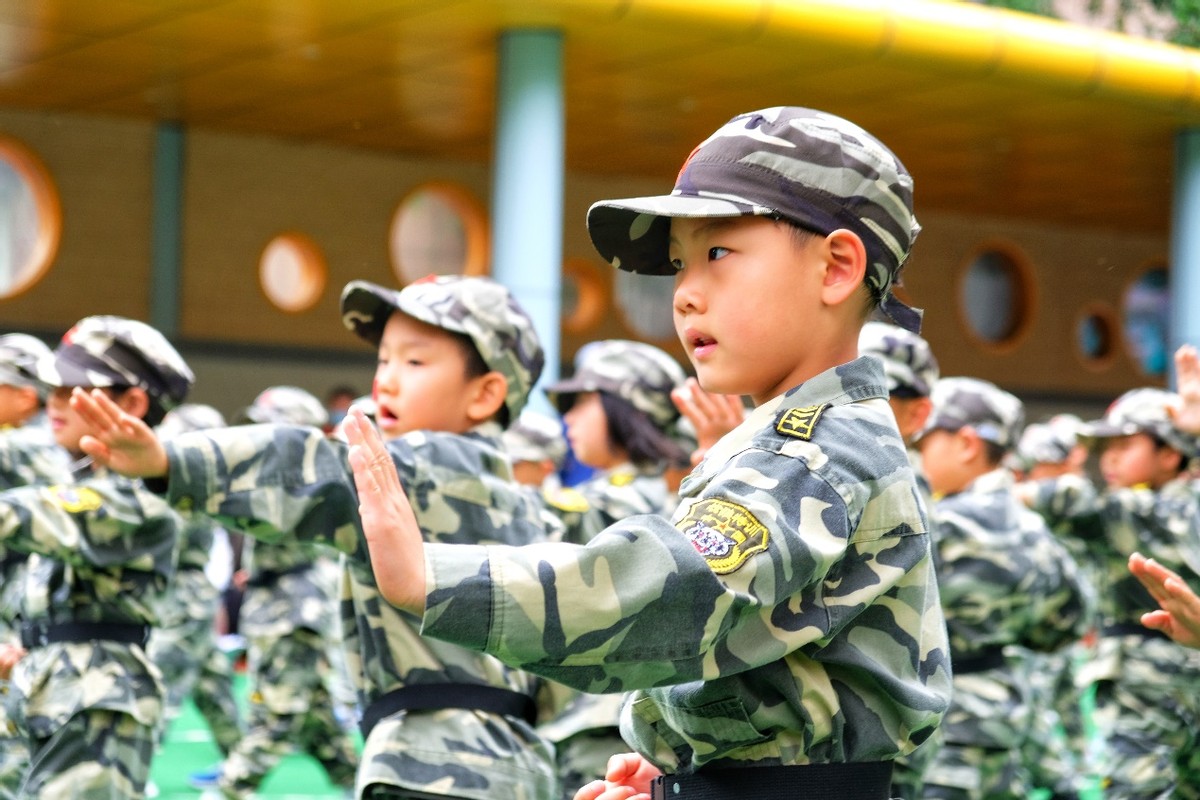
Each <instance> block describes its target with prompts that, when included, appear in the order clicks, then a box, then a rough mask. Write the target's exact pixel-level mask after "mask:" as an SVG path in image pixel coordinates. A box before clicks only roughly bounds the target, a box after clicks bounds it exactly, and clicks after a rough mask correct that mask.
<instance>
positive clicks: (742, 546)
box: [675, 498, 768, 575]
mask: <svg viewBox="0 0 1200 800" xmlns="http://www.w3.org/2000/svg"><path fill="white" fill-rule="evenodd" d="M675 527H677V528H679V530H681V531H683V535H684V536H686V537H687V538H688V540H689V541H690V542H691V543H692V547H695V548H696V551H697V552H698V553H700V555H702V556H704V560H705V561H707V562H708V566H709V568H710V569H711V570H712V571H713V572H716V573H717V574H719V575H723V574H725V573H729V572H733V571H734V570H736V569H737V568H738V567H740V566H742V564H745V563H746V560H747V559H748V558H750V556H752V555H754V554H755V553H761V552H762V551H763V550H766V549H767V538H768V536H767V526H766V525H763V524H762V523H761V522H759V521H758V518H757V517H755V516H754V515H753V514H752V513H750V511H749V510H747V509H746V508H745V507H744V506H739V505H738V504H737V503H731V502H729V501H728V500H721V499H718V498H711V499H708V500H701V501H700V502H699V503H696V504H695V505H694V506H692V507H691V509H690V510H689V511H688V513H687V516H685V517H684V518H683V519H681V520H679V522H677V523H675Z"/></svg>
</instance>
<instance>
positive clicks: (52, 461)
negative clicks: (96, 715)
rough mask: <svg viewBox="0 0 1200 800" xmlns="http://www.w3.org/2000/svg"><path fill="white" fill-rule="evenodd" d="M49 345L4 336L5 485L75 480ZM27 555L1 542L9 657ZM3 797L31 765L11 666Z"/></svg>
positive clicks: (0, 408)
mask: <svg viewBox="0 0 1200 800" xmlns="http://www.w3.org/2000/svg"><path fill="white" fill-rule="evenodd" d="M49 355H50V348H49V347H47V346H46V345H45V344H43V343H42V341H41V340H40V339H35V338H34V337H32V336H29V335H27V334H24V333H10V334H7V335H5V336H0V489H9V488H12V487H14V486H29V485H33V484H45V485H53V484H56V483H67V482H69V481H70V480H71V472H70V469H69V467H70V462H69V460H68V458H67V451H66V450H64V449H62V448H61V447H59V446H58V443H57V442H55V441H54V436H53V435H52V434H51V432H50V426H49V424H48V423H47V422H46V415H45V413H44V408H45V403H46V395H47V393H48V391H49V387H48V386H46V384H44V383H42V382H41V381H39V380H38V379H37V364H38V362H39V361H41V360H42V359H44V358H47V357H48V356H49ZM25 560H26V554H25V553H22V552H19V551H13V550H7V549H5V548H4V547H3V545H0V651H2V652H3V654H4V657H5V659H6V660H8V661H12V662H14V663H15V662H16V661H18V660H20V658H21V656H22V655H23V651H22V649H21V644H20V630H19V620H18V619H17V612H18V610H19V608H20V602H21V587H22V584H23V582H24V574H25V573H24V567H25ZM0 672H2V673H4V674H0V799H2V800H8V798H11V797H15V794H14V793H15V792H16V789H17V786H18V784H19V783H20V781H21V776H22V775H23V774H24V772H25V767H26V765H28V763H29V750H28V748H26V746H25V741H24V738H23V737H21V736H19V735H17V734H16V732H15V731H14V730H12V729H10V725H9V722H8V716H7V714H6V712H5V702H4V700H5V698H6V697H7V695H8V678H7V670H0Z"/></svg>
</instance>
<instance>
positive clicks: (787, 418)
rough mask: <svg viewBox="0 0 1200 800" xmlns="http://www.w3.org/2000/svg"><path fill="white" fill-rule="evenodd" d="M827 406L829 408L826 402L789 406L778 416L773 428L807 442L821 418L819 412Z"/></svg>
mask: <svg viewBox="0 0 1200 800" xmlns="http://www.w3.org/2000/svg"><path fill="white" fill-rule="evenodd" d="M827 408H829V404H828V403H825V404H823V405H819V406H804V407H803V408H789V409H788V410H787V412H786V413H784V415H783V416H782V417H780V418H779V422H777V423H775V430H777V431H779V432H780V433H782V434H783V435H784V436H795V437H796V438H797V439H803V440H804V441H806V442H807V441H808V440H809V439H811V438H812V435H813V431H814V430H815V429H816V427H817V420H819V419H820V418H821V412H822V411H824V410H825V409H827Z"/></svg>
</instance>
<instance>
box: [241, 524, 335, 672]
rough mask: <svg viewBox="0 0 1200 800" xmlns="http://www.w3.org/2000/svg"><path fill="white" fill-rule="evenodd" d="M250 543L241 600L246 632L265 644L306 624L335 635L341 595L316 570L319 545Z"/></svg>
mask: <svg viewBox="0 0 1200 800" xmlns="http://www.w3.org/2000/svg"><path fill="white" fill-rule="evenodd" d="M246 546H247V552H246V554H245V556H244V558H245V559H246V563H247V564H248V566H249V573H250V580H249V583H248V585H247V586H246V592H245V596H244V598H243V600H242V611H241V627H240V629H241V632H242V633H244V634H245V635H246V636H247V637H248V638H249V639H251V641H252V642H254V643H255V644H256V646H257V647H258V648H260V649H266V643H267V642H269V641H273V640H278V639H279V638H281V637H283V636H287V635H288V634H291V633H293V632H294V631H296V630H299V629H301V628H303V629H306V630H310V631H315V632H316V633H318V634H320V635H321V637H322V638H325V639H328V638H331V637H332V636H333V635H334V630H335V624H334V619H333V618H334V615H335V614H336V613H337V609H336V608H335V603H336V598H335V597H334V596H333V595H331V594H329V592H328V591H327V587H326V582H325V581H323V580H322V577H321V576H320V575H319V574H318V572H317V566H316V554H315V553H314V552H313V550H314V546H311V545H306V544H299V543H296V542H275V543H272V542H264V541H259V540H256V539H250V540H248V541H247V542H246ZM255 640H258V641H255Z"/></svg>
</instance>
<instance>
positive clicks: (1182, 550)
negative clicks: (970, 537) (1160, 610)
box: [1032, 475, 1200, 629]
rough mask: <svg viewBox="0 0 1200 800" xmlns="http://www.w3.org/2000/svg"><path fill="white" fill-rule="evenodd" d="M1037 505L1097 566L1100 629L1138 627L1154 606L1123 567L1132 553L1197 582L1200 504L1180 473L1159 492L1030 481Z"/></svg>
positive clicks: (1075, 481)
mask: <svg viewBox="0 0 1200 800" xmlns="http://www.w3.org/2000/svg"><path fill="white" fill-rule="evenodd" d="M1032 507H1033V509H1034V510H1035V511H1038V512H1039V513H1041V514H1042V515H1043V516H1044V517H1046V519H1047V520H1049V521H1050V522H1051V524H1052V525H1055V526H1061V527H1063V528H1064V529H1067V530H1069V531H1070V534H1071V535H1073V536H1075V537H1078V538H1079V539H1081V540H1083V542H1085V544H1086V545H1087V548H1088V552H1089V554H1090V555H1091V562H1092V563H1093V564H1094V565H1096V569H1097V571H1098V581H1099V584H1100V585H1099V586H1098V587H1097V589H1098V596H1099V604H1098V615H1099V619H1100V625H1101V627H1102V628H1104V627H1111V626H1114V625H1133V626H1135V629H1136V628H1137V627H1140V625H1141V616H1142V614H1144V613H1145V612H1147V611H1150V610H1153V609H1154V608H1157V603H1155V602H1154V599H1153V598H1152V597H1151V596H1150V593H1149V592H1147V591H1146V589H1145V588H1144V587H1143V586H1142V585H1141V583H1139V582H1138V580H1137V578H1135V577H1133V575H1132V574H1130V572H1129V556H1130V555H1131V554H1132V553H1133V552H1135V551H1137V552H1140V553H1141V554H1142V555H1144V556H1146V557H1148V558H1153V559H1155V560H1156V561H1158V562H1159V563H1161V564H1163V565H1164V566H1166V567H1168V568H1170V569H1172V570H1174V571H1176V572H1177V573H1179V574H1180V575H1181V576H1183V578H1184V580H1185V581H1186V582H1188V583H1189V584H1191V585H1193V586H1197V585H1200V505H1198V503H1197V498H1196V494H1195V492H1194V490H1193V487H1192V485H1191V484H1190V482H1189V481H1187V480H1186V479H1183V478H1180V479H1177V480H1174V481H1171V482H1169V483H1167V484H1166V485H1165V486H1163V487H1162V488H1161V489H1159V490H1158V491H1154V490H1152V489H1150V488H1148V487H1139V488H1131V489H1108V490H1106V491H1103V492H1099V491H1097V490H1096V488H1095V486H1093V485H1092V483H1091V482H1090V481H1088V480H1086V479H1084V478H1081V477H1078V476H1075V475H1068V476H1064V477H1062V478H1056V479H1049V480H1044V481H1038V482H1037V483H1036V484H1035V498H1034V501H1033V503H1032Z"/></svg>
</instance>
